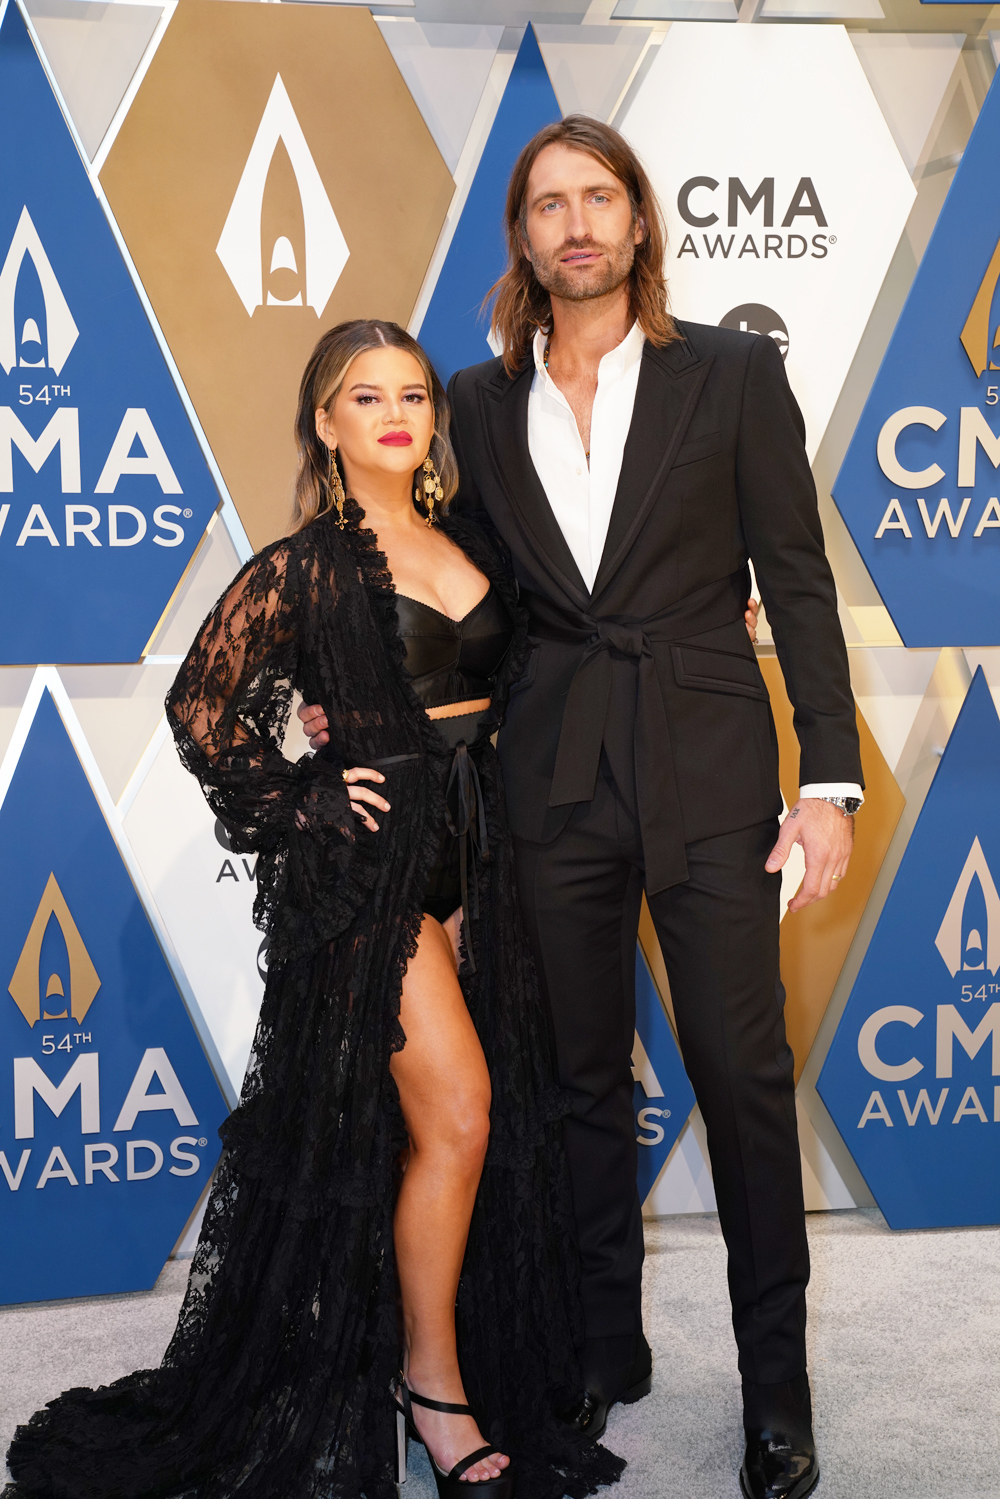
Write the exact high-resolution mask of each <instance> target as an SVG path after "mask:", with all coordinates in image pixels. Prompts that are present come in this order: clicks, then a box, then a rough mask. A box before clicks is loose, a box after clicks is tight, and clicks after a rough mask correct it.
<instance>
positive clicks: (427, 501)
mask: <svg viewBox="0 0 1000 1499" xmlns="http://www.w3.org/2000/svg"><path fill="white" fill-rule="evenodd" d="M423 469H424V479H423V490H424V493H423V502H424V505H425V506H426V509H427V522H426V524H427V525H428V526H433V525H434V522H435V521H436V520H437V516H436V515H435V514H434V506H435V505H440V503H441V501H442V500H443V499H444V490H443V489H442V488H441V480H440V477H439V476H438V474H437V472H436V470H435V468H434V464H433V463H432V462H431V458H430V454H429V453H428V455H427V457H426V458H425V459H424V463H423ZM413 498H414V499H415V500H416V502H417V504H418V505H419V504H420V500H421V495H420V486H419V484H418V485H417V486H416V487H415V488H414V491H413Z"/></svg>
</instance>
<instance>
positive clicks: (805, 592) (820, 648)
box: [737, 337, 864, 910]
mask: <svg viewBox="0 0 1000 1499" xmlns="http://www.w3.org/2000/svg"><path fill="white" fill-rule="evenodd" d="M737 485H738V493H739V502H740V515H741V519H742V522H743V531H744V535H745V536H746V540H747V545H748V548H749V550H750V555H751V557H752V558H753V562H754V569H755V572H756V574H757V581H758V583H759V585H760V592H761V598H762V599H763V602H764V607H765V609H766V610H767V617H768V621H769V623H770V625H771V630H772V633H773V636H774V643H775V648H776V650H777V653H778V660H779V662H780V664H781V670H782V673H783V675H784V679H785V686H786V689H787V691H788V696H789V698H790V699H791V703H792V708H793V722H794V725H795V731H796V734H797V736H798V740H799V749H800V768H799V782H800V785H802V786H803V789H804V790H806V791H807V792H808V791H814V792H818V791H819V789H820V787H821V786H822V785H824V784H827V785H828V784H830V783H834V784H836V785H837V787H838V790H839V789H840V788H841V787H843V788H845V789H846V788H847V787H856V788H857V790H856V791H855V792H853V794H860V788H861V787H862V786H863V785H864V781H863V776H862V770H861V751H860V744H859V741H858V731H857V721H856V710H855V706H854V695H853V693H852V691H851V681H850V672H849V670H848V664H847V648H846V646H845V644H844V636H843V631H842V630H841V627H840V619H839V616H838V614H837V590H836V585H835V584H834V581H833V574H832V572H831V571H830V565H829V563H828V562H827V559H826V554H825V552H824V550H823V531H822V527H821V525H820V519H819V510H818V508H817V504H816V489H815V485H814V484H813V478H812V473H811V471H810V468H809V460H808V458H807V456H806V450H805V428H804V424H803V421H802V414H801V412H800V411H799V408H798V405H797V403H796V401H795V397H794V396H793V395H792V392H791V390H790V388H789V385H788V380H787V378H786V375H785V370H784V365H783V363H782V360H781V355H780V353H779V351H778V348H777V345H776V344H775V343H774V341H773V339H771V338H767V337H761V338H758V339H757V341H756V343H755V345H754V347H753V349H752V351H751V353H750V357H749V360H748V362H747V371H746V377H745V381H744V390H743V407H742V411H741V416H740V435H739V446H738V450H737ZM823 794H826V793H823ZM852 842H853V820H852V819H851V818H849V817H845V816H844V815H843V813H842V812H841V810H840V809H839V808H837V807H835V806H832V805H831V804H830V803H829V802H825V801H822V800H819V799H818V796H816V795H814V796H812V797H809V796H805V797H801V798H800V800H799V801H798V802H796V804H795V806H794V807H793V808H792V810H791V812H790V813H789V816H788V818H787V819H786V821H785V823H784V824H783V826H782V829H781V833H780V835H779V838H778V841H777V843H776V844H775V847H774V849H773V851H772V853H771V855H770V857H769V859H768V861H767V868H768V869H769V870H772V871H773V870H777V869H780V868H781V867H782V865H783V864H784V863H785V860H786V859H787V857H788V854H789V852H790V851H791V848H792V846H793V844H795V843H800V844H801V845H802V848H803V850H804V852H805V856H806V877H805V880H804V881H803V884H802V889H801V890H800V891H799V893H798V894H797V895H796V897H795V899H794V900H793V901H791V902H790V903H789V907H790V909H791V910H799V909H801V907H802V906H805V905H808V904H810V902H811V901H813V900H817V899H822V897H823V896H824V895H826V894H827V893H828V892H829V890H830V889H831V887H832V886H833V885H835V884H836V883H837V882H838V881H839V880H840V879H841V878H843V875H844V874H845V872H846V869H847V861H848V859H849V858H850V851H851V845H852Z"/></svg>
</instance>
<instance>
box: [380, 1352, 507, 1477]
mask: <svg viewBox="0 0 1000 1499" xmlns="http://www.w3.org/2000/svg"><path fill="white" fill-rule="evenodd" d="M396 1389H397V1393H398V1394H399V1395H400V1396H401V1397H402V1404H401V1405H400V1404H399V1403H398V1402H397V1407H396V1436H397V1448H398V1453H399V1454H401V1458H399V1457H398V1458H397V1473H398V1472H399V1471H401V1472H402V1477H397V1482H398V1483H405V1482H406V1438H407V1437H412V1438H413V1440H414V1441H416V1442H423V1438H422V1437H421V1435H420V1433H419V1432H418V1431H417V1428H416V1426H415V1425H414V1421H413V1406H414V1405H421V1406H423V1407H424V1409H425V1410H429V1411H440V1412H441V1414H442V1415H445V1416H474V1413H473V1410H472V1407H471V1406H468V1405H449V1404H448V1403H447V1402H446V1401H444V1400H428V1399H427V1397H426V1396H425V1395H418V1394H417V1393H416V1392H415V1391H414V1390H411V1389H410V1388H409V1386H408V1385H407V1383H406V1380H405V1379H402V1378H401V1379H400V1381H399V1383H398V1385H397V1386H396ZM424 1445H425V1447H426V1443H425V1444H424ZM495 1451H496V1448H495V1447H493V1446H491V1445H490V1444H489V1443H487V1445H486V1446H485V1447H478V1448H477V1449H476V1451H475V1452H470V1453H469V1454H468V1456H467V1457H463V1458H462V1459H461V1460H460V1461H459V1462H457V1463H456V1464H455V1466H454V1467H453V1468H452V1470H451V1472H450V1473H444V1472H442V1470H441V1469H440V1468H439V1467H438V1465H437V1463H436V1462H435V1461H434V1457H433V1455H432V1453H431V1452H430V1451H428V1453H427V1456H428V1457H429V1458H430V1460H431V1469H432V1471H433V1473H434V1481H435V1483H436V1484H437V1491H438V1499H471V1495H472V1493H473V1492H475V1493H486V1494H489V1495H490V1496H491V1499H514V1475H513V1473H512V1471H511V1468H510V1466H508V1467H506V1468H504V1470H503V1472H502V1473H501V1474H500V1476H499V1478H481V1479H479V1480H478V1482H476V1483H474V1484H472V1483H463V1482H462V1475H463V1473H467V1472H468V1470H469V1469H470V1468H471V1467H472V1466H473V1464H474V1463H478V1462H479V1460H480V1458H483V1457H489V1455H490V1453H491V1452H495Z"/></svg>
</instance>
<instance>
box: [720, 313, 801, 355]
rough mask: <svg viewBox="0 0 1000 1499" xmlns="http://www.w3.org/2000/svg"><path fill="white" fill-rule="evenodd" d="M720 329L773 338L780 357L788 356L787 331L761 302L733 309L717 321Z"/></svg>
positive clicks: (782, 323) (780, 320)
mask: <svg viewBox="0 0 1000 1499" xmlns="http://www.w3.org/2000/svg"><path fill="white" fill-rule="evenodd" d="M719 327H720V328H732V329H733V330H734V331H735V332H736V333H764V334H766V335H767V336H768V337H769V338H773V339H774V341H775V343H776V344H777V345H778V348H779V349H780V350H781V357H782V359H785V358H786V357H787V355H788V329H787V328H786V327H785V324H784V322H783V320H782V319H781V318H780V317H779V316H778V314H777V313H776V312H775V310H774V308H773V307H765V306H764V305H763V304H762V303H761V302H744V303H743V304H742V306H740V307H734V308H733V310H732V312H727V313H726V315H725V317H724V318H720V319H719Z"/></svg>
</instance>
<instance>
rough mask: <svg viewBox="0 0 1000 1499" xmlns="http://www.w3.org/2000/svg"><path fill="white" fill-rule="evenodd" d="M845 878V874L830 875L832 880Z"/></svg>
mask: <svg viewBox="0 0 1000 1499" xmlns="http://www.w3.org/2000/svg"><path fill="white" fill-rule="evenodd" d="M843 878H844V876H843V875H842V874H831V876H830V879H831V880H842V879H843Z"/></svg>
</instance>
